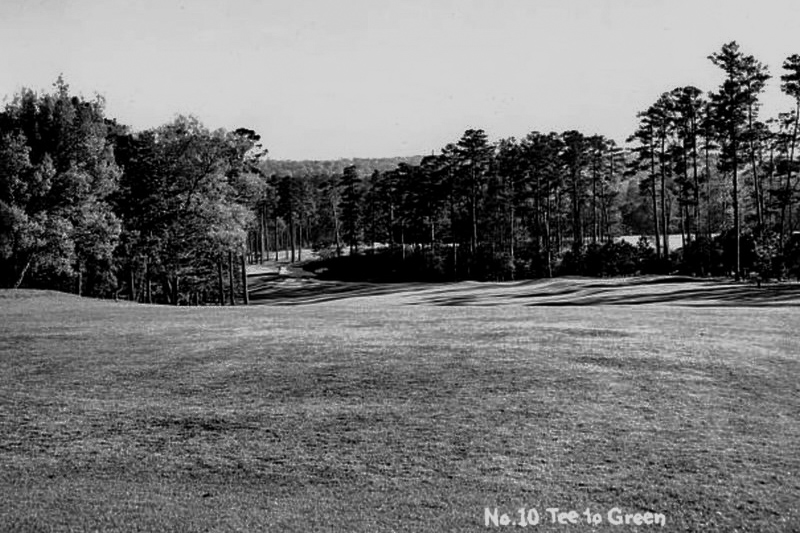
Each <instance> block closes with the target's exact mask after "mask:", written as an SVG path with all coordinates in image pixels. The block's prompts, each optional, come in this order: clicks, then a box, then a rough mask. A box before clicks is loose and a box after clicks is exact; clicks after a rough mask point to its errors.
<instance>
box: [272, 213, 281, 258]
mask: <svg viewBox="0 0 800 533" xmlns="http://www.w3.org/2000/svg"><path fill="white" fill-rule="evenodd" d="M274 222H275V228H274V229H275V233H274V234H273V236H274V237H275V238H274V239H273V241H274V244H275V261H276V262H277V261H278V260H279V259H280V258H279V257H278V215H275V221H274Z"/></svg>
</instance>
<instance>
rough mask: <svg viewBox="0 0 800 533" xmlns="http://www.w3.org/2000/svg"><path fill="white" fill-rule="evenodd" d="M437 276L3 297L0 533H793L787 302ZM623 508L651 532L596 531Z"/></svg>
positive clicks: (796, 519) (794, 439)
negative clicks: (247, 291) (223, 289)
mask: <svg viewBox="0 0 800 533" xmlns="http://www.w3.org/2000/svg"><path fill="white" fill-rule="evenodd" d="M551 283H552V284H557V283H562V282H561V281H554V282H551ZM443 287H444V288H441V289H437V288H436V287H432V286H428V288H427V289H425V290H423V291H420V293H419V294H421V295H423V296H420V297H419V298H416V299H415V298H414V296H413V294H414V292H413V291H410V290H406V289H408V288H407V287H405V288H404V291H403V292H402V294H399V295H393V294H391V293H387V292H386V291H383V292H381V294H378V295H375V296H370V297H349V298H348V297H341V298H335V299H327V300H326V301H321V302H319V301H315V302H314V303H308V304H306V305H291V306H289V305H280V306H279V305H259V306H251V307H249V308H244V307H236V308H230V307H225V308H211V307H208V308H169V307H157V306H144V305H132V304H125V303H114V302H103V301H94V300H89V299H79V298H77V297H73V296H70V295H63V294H58V293H51V292H34V291H5V292H0V491H1V492H0V494H2V498H3V499H2V503H0V531H51V530H53V531H72V530H74V531H84V530H99V531H162V530H167V531H490V530H500V531H503V530H515V529H521V528H509V527H505V528H504V527H499V528H498V527H494V526H492V527H486V526H485V525H484V519H485V516H484V512H485V508H486V507H490V508H491V509H494V508H495V507H497V508H498V509H499V510H500V512H501V513H502V512H505V513H513V514H512V518H517V515H516V509H518V508H519V507H523V506H524V507H525V508H526V509H527V508H536V509H537V510H538V511H539V512H540V513H541V515H542V519H546V520H544V521H546V522H547V524H546V525H540V526H538V527H529V528H526V530H544V531H560V530H563V531H593V530H594V531H635V530H636V531H649V530H662V531H720V532H723V531H724V532H729V531H798V530H800V382H799V381H798V377H800V335H798V328H800V307H798V306H796V305H790V304H788V303H787V302H786V300H783V305H782V306H775V307H771V306H769V305H767V304H766V303H765V302H763V301H762V302H760V303H759V306H758V307H753V306H742V305H737V304H736V301H730V300H728V301H726V306H724V307H723V306H716V305H713V302H712V305H706V306H703V307H698V306H695V305H692V302H695V303H696V302H700V301H701V300H702V298H701V295H695V296H694V297H690V296H687V297H686V298H687V299H684V300H681V301H679V302H677V303H676V302H673V303H672V304H671V305H662V304H659V303H653V302H650V301H649V300H648V301H647V302H641V303H642V305H596V304H594V305H567V303H568V302H567V301H565V300H564V298H566V294H567V293H564V292H561V293H559V294H560V295H561V296H560V298H561V299H560V300H559V304H558V305H547V306H535V305H513V304H509V305H493V306H481V305H452V304H453V303H458V302H459V300H453V299H452V298H451V299H448V298H447V297H446V295H443V294H442V291H451V292H453V291H457V292H458V295H460V296H468V297H469V298H471V299H468V300H467V301H468V302H470V303H472V304H474V303H480V302H481V301H482V300H481V298H482V296H483V295H485V296H487V301H498V298H499V300H501V301H502V303H506V301H505V300H503V298H502V296H503V295H504V294H506V293H504V292H503V291H504V286H503V285H498V284H466V283H465V284H459V285H457V286H455V285H450V286H443ZM547 287H562V288H563V287H564V286H561V285H548V286H547ZM545 289H546V287H545V286H544V285H541V286H538V285H536V286H535V285H530V286H528V287H527V289H526V288H524V287H522V286H520V285H518V284H516V285H515V284H509V285H508V286H507V289H505V290H508V291H510V292H509V293H508V294H514V292H515V291H516V292H520V291H523V292H524V291H525V290H527V291H528V293H529V294H533V293H535V292H536V291H544V290H545ZM559 290H561V289H559ZM609 290H611V289H609ZM619 290H624V291H628V292H629V293H632V294H635V292H636V291H637V290H638V289H636V288H635V287H632V286H629V285H624V284H620V289H619ZM437 291H439V292H437ZM603 294H604V295H605V297H609V294H616V293H613V291H612V292H610V293H609V292H608V291H606V292H603ZM359 295H360V296H365V295H369V291H367V293H363V292H357V293H355V296H359ZM284 296H285V295H284ZM437 298H443V300H441V301H439V300H437ZM507 300H509V301H511V300H513V298H510V297H509V298H508V299H507ZM656 300H657V299H656ZM267 301H268V299H267ZM520 301H524V302H525V303H526V304H530V303H531V301H530V299H527V300H526V299H524V298H523V299H522V300H520ZM281 302H283V303H286V302H285V301H283V300H281ZM462 303H463V301H462ZM583 303H586V302H583ZM600 303H602V302H600ZM615 303H617V304H618V303H619V302H615ZM705 303H706V304H708V301H707V300H706V301H705ZM745 303H746V302H745ZM437 304H440V305H437ZM442 304H449V305H442ZM683 304H686V305H683ZM547 507H559V508H560V509H562V510H576V511H578V512H580V513H582V512H583V511H584V510H585V509H586V508H590V509H591V511H592V512H593V513H595V512H596V513H600V514H601V515H602V519H603V523H602V524H601V525H598V526H595V527H592V526H589V525H587V524H586V522H585V517H584V518H582V520H583V522H582V523H581V525H570V526H558V525H555V526H554V525H551V524H549V515H547V514H546V513H545V511H544V510H545V508H547ZM614 507H618V508H620V509H622V510H623V511H624V512H629V513H633V512H642V513H643V512H647V511H650V512H655V513H662V514H663V515H665V517H666V526H665V527H663V528H661V527H657V526H638V527H636V526H633V525H629V526H620V527H612V526H611V525H610V524H609V523H608V520H607V512H608V511H609V510H610V509H612V508H614Z"/></svg>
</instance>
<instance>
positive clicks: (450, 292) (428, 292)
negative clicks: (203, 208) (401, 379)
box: [250, 276, 800, 307]
mask: <svg viewBox="0 0 800 533" xmlns="http://www.w3.org/2000/svg"><path fill="white" fill-rule="evenodd" d="M251 287H252V290H251V292H250V301H251V302H252V303H254V304H258V303H264V304H271V305H308V304H317V303H324V302H332V301H337V300H345V299H350V298H364V297H377V296H396V297H397V300H396V302H397V303H404V304H408V305H436V306H496V305H525V306H561V307H564V306H590V305H649V304H671V305H684V306H731V307H789V306H800V284H775V285H765V286H762V287H757V286H755V285H750V284H742V283H732V282H724V281H719V280H712V281H709V280H699V279H695V278H685V277H675V278H671V277H668V276H663V277H657V278H652V277H642V278H609V279H606V280H597V279H590V278H574V279H563V278H562V279H556V280H552V279H551V280H529V281H517V282H508V283H476V282H461V283H424V282H405V283H369V282H343V281H330V280H318V279H313V278H280V277H264V276H262V277H260V278H258V279H255V280H254V283H253V284H252V285H251Z"/></svg>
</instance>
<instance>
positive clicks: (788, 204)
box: [780, 100, 800, 250]
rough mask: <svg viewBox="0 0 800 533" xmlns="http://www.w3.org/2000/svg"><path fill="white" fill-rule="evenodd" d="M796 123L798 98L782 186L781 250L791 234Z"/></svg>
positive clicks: (798, 120) (799, 115)
mask: <svg viewBox="0 0 800 533" xmlns="http://www.w3.org/2000/svg"><path fill="white" fill-rule="evenodd" d="M798 123H800V100H797V105H796V108H795V115H794V128H793V131H792V137H791V140H790V142H789V165H788V169H787V171H786V186H785V187H784V199H783V206H782V209H781V225H780V226H781V238H780V244H781V250H783V247H784V244H785V243H786V234H787V232H788V233H790V234H791V227H792V196H793V194H792V193H793V188H792V165H793V164H794V149H795V146H796V145H797V133H798ZM787 222H788V223H787Z"/></svg>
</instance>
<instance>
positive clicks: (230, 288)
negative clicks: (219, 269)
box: [228, 251, 236, 305]
mask: <svg viewBox="0 0 800 533" xmlns="http://www.w3.org/2000/svg"><path fill="white" fill-rule="evenodd" d="M235 290H236V289H235V284H234V281H233V252H231V251H229V252H228V294H229V296H230V301H231V305H236V294H235V292H234V291H235Z"/></svg>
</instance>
